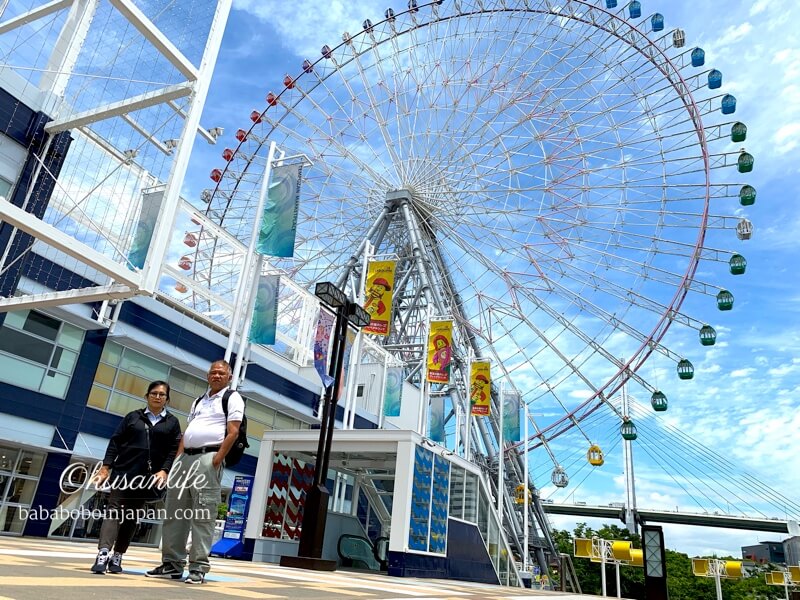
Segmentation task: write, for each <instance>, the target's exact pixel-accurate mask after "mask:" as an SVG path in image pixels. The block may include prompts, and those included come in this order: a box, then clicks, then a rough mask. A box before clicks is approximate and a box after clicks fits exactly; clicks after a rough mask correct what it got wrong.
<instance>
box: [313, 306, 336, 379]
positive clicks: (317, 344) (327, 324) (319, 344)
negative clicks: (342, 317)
mask: <svg viewBox="0 0 800 600" xmlns="http://www.w3.org/2000/svg"><path fill="white" fill-rule="evenodd" d="M335 320H336V317H334V316H333V315H332V314H331V313H329V312H327V311H324V310H320V311H319V320H318V321H317V333H316V335H315V336H314V368H315V369H316V370H317V373H319V377H320V379H322V385H323V386H325V387H326V388H328V387H330V385H331V384H332V383H333V377H331V376H330V375H329V374H328V346H330V342H331V332H332V331H333V324H334V322H335Z"/></svg>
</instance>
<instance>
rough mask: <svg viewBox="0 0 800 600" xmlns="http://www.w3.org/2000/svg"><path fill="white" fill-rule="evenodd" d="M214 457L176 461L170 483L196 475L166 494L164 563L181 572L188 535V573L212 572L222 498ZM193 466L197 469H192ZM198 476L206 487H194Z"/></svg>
mask: <svg viewBox="0 0 800 600" xmlns="http://www.w3.org/2000/svg"><path fill="white" fill-rule="evenodd" d="M213 457H214V453H213V452H206V453H205V454H195V455H193V456H188V455H186V454H183V455H181V457H180V458H179V459H178V460H176V461H175V464H174V465H173V466H172V471H171V472H170V481H174V480H180V481H183V480H184V479H185V476H186V474H187V473H192V474H193V477H192V478H190V479H189V481H188V482H187V483H186V485H184V486H183V487H170V488H169V490H167V502H166V512H167V518H166V519H165V520H164V527H163V530H162V533H161V562H163V563H170V564H172V565H173V566H174V567H175V568H176V569H178V570H179V571H180V570H183V567H184V565H185V564H186V542H187V540H188V538H189V532H191V534H192V547H191V550H190V551H189V570H190V571H201V572H203V573H208V571H209V569H210V568H211V566H210V564H209V562H208V553H209V552H210V551H211V543H212V542H213V539H214V523H215V521H216V519H217V506H219V503H220V501H221V496H222V495H221V490H220V483H221V480H222V467H220V468H219V469H215V468H214V466H213V465H212V462H211V461H212V460H213ZM194 464H197V466H196V467H193V466H192V465H194ZM197 476H204V477H205V483H204V484H203V485H195V483H196V482H194V481H193V479H194V477H197Z"/></svg>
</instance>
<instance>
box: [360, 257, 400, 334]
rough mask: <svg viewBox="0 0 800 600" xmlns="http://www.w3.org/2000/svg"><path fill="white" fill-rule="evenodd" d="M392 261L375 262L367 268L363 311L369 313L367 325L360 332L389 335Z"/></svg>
mask: <svg viewBox="0 0 800 600" xmlns="http://www.w3.org/2000/svg"><path fill="white" fill-rule="evenodd" d="M396 266H397V263H396V262H395V261H393V260H375V261H371V262H370V263H369V266H368V267H367V280H366V284H365V290H364V291H365V296H366V298H365V300H364V310H366V311H367V313H369V316H370V322H369V325H367V326H366V327H364V329H363V330H362V331H365V332H367V333H373V334H375V335H389V326H390V323H391V320H392V290H393V289H394V270H395V267H396Z"/></svg>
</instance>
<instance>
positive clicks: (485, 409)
mask: <svg viewBox="0 0 800 600" xmlns="http://www.w3.org/2000/svg"><path fill="white" fill-rule="evenodd" d="M491 399H492V375H491V364H490V363H488V362H482V361H481V362H474V363H472V366H471V368H470V373H469V401H470V404H471V405H472V414H473V415H478V416H482V417H485V416H487V415H489V414H490V413H491Z"/></svg>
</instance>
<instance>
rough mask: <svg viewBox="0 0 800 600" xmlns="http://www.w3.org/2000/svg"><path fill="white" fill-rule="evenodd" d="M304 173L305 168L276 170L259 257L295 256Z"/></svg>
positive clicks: (259, 242) (270, 187)
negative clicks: (263, 255)
mask: <svg viewBox="0 0 800 600" xmlns="http://www.w3.org/2000/svg"><path fill="white" fill-rule="evenodd" d="M302 174H303V168H302V166H301V165H287V166H282V167H275V168H274V169H272V178H271V181H270V183H269V189H268V191H267V197H266V199H265V204H264V214H263V215H261V228H260V231H259V236H258V243H257V245H256V252H258V253H259V254H266V255H269V256H278V257H281V258H290V257H291V256H293V255H294V241H295V237H296V234H297V211H298V208H299V202H300V179H301V177H302Z"/></svg>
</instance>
